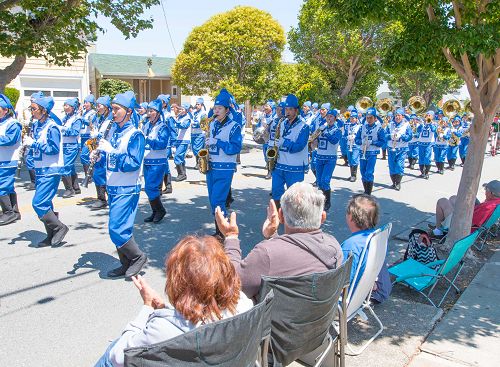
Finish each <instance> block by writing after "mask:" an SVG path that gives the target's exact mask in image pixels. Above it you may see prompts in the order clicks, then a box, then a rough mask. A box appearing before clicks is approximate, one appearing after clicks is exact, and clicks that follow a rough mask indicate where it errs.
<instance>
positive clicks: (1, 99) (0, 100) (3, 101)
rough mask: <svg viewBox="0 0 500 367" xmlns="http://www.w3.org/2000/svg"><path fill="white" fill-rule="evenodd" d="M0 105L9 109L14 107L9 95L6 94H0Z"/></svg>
mask: <svg viewBox="0 0 500 367" xmlns="http://www.w3.org/2000/svg"><path fill="white" fill-rule="evenodd" d="M0 107H2V108H8V109H9V110H13V109H14V106H12V103H11V102H10V99H9V97H7V96H6V95H5V94H0Z"/></svg>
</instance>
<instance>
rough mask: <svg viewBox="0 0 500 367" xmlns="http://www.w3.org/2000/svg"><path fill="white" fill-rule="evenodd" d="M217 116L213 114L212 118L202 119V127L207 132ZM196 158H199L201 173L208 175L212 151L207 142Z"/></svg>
mask: <svg viewBox="0 0 500 367" xmlns="http://www.w3.org/2000/svg"><path fill="white" fill-rule="evenodd" d="M216 117H217V116H216V115H213V116H212V117H210V118H208V117H204V118H202V119H201V120H200V128H201V129H202V130H203V131H204V132H205V134H208V133H209V132H210V124H211V123H212V121H213V120H214V119H215V118H216ZM196 158H197V159H198V170H199V171H200V173H202V174H204V175H206V174H207V172H208V170H209V165H208V161H209V158H210V153H209V151H208V146H207V145H206V144H205V147H204V148H203V149H200V151H199V152H198V155H197V156H196Z"/></svg>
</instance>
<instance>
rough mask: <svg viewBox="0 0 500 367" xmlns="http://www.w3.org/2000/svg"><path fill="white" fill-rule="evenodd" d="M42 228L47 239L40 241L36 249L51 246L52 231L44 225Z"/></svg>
mask: <svg viewBox="0 0 500 367" xmlns="http://www.w3.org/2000/svg"><path fill="white" fill-rule="evenodd" d="M43 226H44V227H45V233H47V237H45V238H44V239H43V240H41V241H40V243H38V244H37V245H36V247H47V246H50V245H51V244H52V237H53V236H54V231H53V230H52V229H50V228H49V227H48V226H47V224H45V223H43Z"/></svg>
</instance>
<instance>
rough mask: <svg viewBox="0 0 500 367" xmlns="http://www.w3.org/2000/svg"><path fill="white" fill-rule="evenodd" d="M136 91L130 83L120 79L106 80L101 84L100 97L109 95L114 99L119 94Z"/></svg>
mask: <svg viewBox="0 0 500 367" xmlns="http://www.w3.org/2000/svg"><path fill="white" fill-rule="evenodd" d="M128 90H134V88H133V87H132V85H130V83H127V82H124V81H123V80H119V79H104V80H102V81H101V82H100V83H99V95H100V96H104V95H106V94H107V95H109V96H110V97H111V99H113V98H114V97H115V96H116V95H117V94H118V93H124V92H126V91H128Z"/></svg>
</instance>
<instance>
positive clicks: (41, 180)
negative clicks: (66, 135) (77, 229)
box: [23, 95, 69, 247]
mask: <svg viewBox="0 0 500 367" xmlns="http://www.w3.org/2000/svg"><path fill="white" fill-rule="evenodd" d="M53 107H54V99H53V98H52V97H43V96H40V95H38V96H36V97H34V98H33V99H32V102H31V114H32V115H33V118H34V119H35V120H36V122H35V124H34V126H33V138H31V137H26V138H25V141H24V142H23V144H25V145H30V146H31V148H32V150H33V160H34V163H35V173H36V187H35V196H34V197H33V201H32V205H33V209H34V210H35V212H36V214H37V215H38V218H39V219H40V220H41V221H42V222H43V224H44V226H45V231H46V232H47V237H46V238H45V239H44V240H42V241H41V242H40V243H39V244H38V247H43V246H51V245H52V246H57V245H59V244H60V243H61V242H62V241H63V239H64V237H65V236H66V234H67V233H68V231H69V228H68V227H67V226H66V225H65V224H63V223H62V222H61V221H60V220H59V217H58V215H57V213H55V212H54V205H53V204H52V199H53V198H54V196H55V195H56V193H57V188H58V186H59V182H60V181H61V175H62V173H63V172H64V154H63V139H62V136H61V130H60V128H59V126H58V125H57V123H56V122H55V121H54V120H53V118H52V117H51V111H52V108H53Z"/></svg>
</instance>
